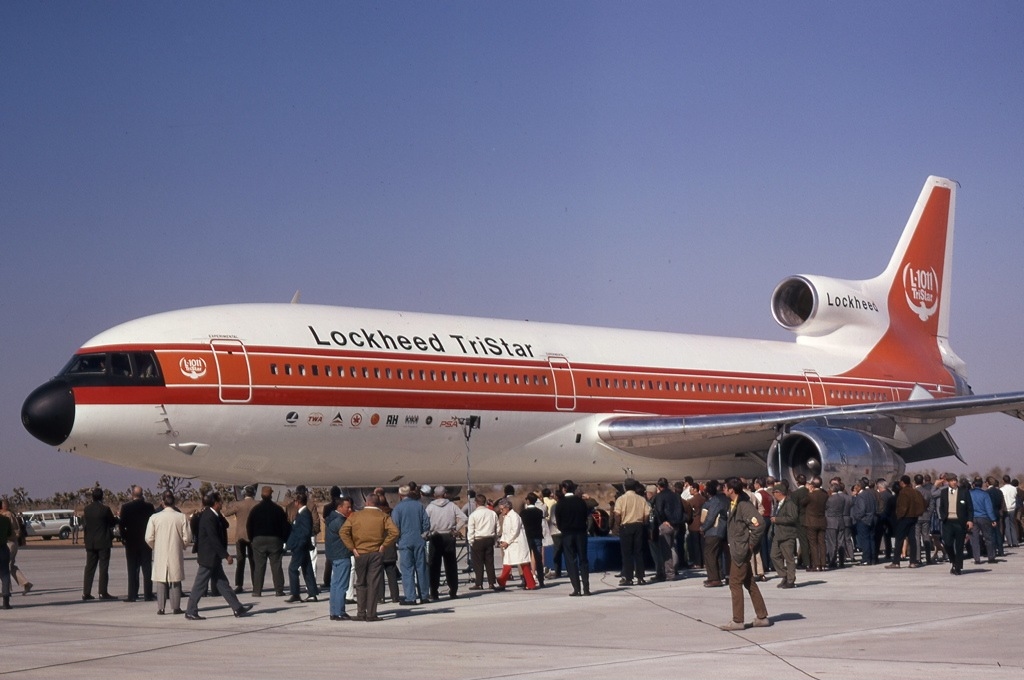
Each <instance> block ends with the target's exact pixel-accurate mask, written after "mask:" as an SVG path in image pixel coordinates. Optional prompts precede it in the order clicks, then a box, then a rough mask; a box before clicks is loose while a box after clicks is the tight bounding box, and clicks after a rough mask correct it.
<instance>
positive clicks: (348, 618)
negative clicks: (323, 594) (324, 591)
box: [331, 614, 352, 621]
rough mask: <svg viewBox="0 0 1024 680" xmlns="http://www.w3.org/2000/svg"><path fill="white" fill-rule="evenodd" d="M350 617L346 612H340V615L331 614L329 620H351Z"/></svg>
mask: <svg viewBox="0 0 1024 680" xmlns="http://www.w3.org/2000/svg"><path fill="white" fill-rule="evenodd" d="M351 620H352V617H351V616H349V615H348V614H342V615H341V616H335V615H334V614H331V621H351Z"/></svg>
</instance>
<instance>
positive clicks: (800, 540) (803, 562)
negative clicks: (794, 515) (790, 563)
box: [796, 515, 811, 567]
mask: <svg viewBox="0 0 1024 680" xmlns="http://www.w3.org/2000/svg"><path fill="white" fill-rule="evenodd" d="M803 520H804V518H803V515H801V516H800V523H799V524H798V525H797V527H796V540H797V549H798V550H799V551H800V553H799V555H798V559H799V560H800V566H801V567H809V566H811V544H810V541H809V540H808V538H807V525H806V524H804V523H803Z"/></svg>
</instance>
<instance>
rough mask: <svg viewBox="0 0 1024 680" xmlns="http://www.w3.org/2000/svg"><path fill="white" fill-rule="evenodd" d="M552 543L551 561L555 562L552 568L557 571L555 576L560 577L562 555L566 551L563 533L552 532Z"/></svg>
mask: <svg viewBox="0 0 1024 680" xmlns="http://www.w3.org/2000/svg"><path fill="white" fill-rule="evenodd" d="M551 543H552V544H553V548H552V550H551V561H552V562H553V563H554V564H552V565H551V568H552V569H554V571H555V578H560V577H561V576H562V555H563V553H564V549H563V548H562V534H551Z"/></svg>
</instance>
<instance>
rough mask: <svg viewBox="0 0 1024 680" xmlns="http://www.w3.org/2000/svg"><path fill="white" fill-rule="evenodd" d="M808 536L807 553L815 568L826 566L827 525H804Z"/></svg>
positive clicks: (811, 564)
mask: <svg viewBox="0 0 1024 680" xmlns="http://www.w3.org/2000/svg"><path fill="white" fill-rule="evenodd" d="M804 534H805V535H806V536H807V555H808V559H810V566H811V567H812V568H814V569H824V568H825V527H810V526H808V527H804Z"/></svg>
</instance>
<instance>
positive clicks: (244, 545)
mask: <svg viewBox="0 0 1024 680" xmlns="http://www.w3.org/2000/svg"><path fill="white" fill-rule="evenodd" d="M246 560H248V562H249V583H250V584H251V583H255V582H256V560H255V559H254V558H253V554H252V543H250V542H249V541H247V540H245V539H244V538H240V539H238V540H237V541H235V587H236V588H241V587H242V586H244V585H245V563H246ZM330 563H331V561H330V560H327V564H330Z"/></svg>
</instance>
